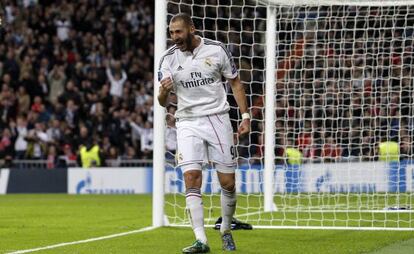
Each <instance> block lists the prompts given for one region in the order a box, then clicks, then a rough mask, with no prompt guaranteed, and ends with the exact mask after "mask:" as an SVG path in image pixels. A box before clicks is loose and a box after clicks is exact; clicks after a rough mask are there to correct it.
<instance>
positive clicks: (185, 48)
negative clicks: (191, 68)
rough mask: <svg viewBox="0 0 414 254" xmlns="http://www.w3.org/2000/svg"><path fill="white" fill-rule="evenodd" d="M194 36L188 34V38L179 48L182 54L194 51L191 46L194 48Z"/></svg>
mask: <svg viewBox="0 0 414 254" xmlns="http://www.w3.org/2000/svg"><path fill="white" fill-rule="evenodd" d="M193 36H194V35H192V34H190V33H188V34H187V36H186V37H185V38H184V40H183V44H182V46H181V47H179V49H180V50H181V51H182V52H185V51H191V50H192V47H191V46H192V41H193V40H192V39H193ZM176 45H177V43H176Z"/></svg>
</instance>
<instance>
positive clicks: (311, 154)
mask: <svg viewBox="0 0 414 254" xmlns="http://www.w3.org/2000/svg"><path fill="white" fill-rule="evenodd" d="M155 4H156V8H155V11H156V14H155V21H156V22H155V36H156V37H155V59H154V73H155V74H156V73H157V71H158V69H157V68H158V60H159V59H160V57H161V55H160V54H161V53H162V52H163V51H164V50H165V49H166V47H167V45H169V44H168V43H167V41H168V38H166V34H167V24H168V23H167V22H168V21H169V20H170V18H171V17H172V15H174V14H176V13H179V12H186V13H189V14H190V15H191V16H192V18H193V20H194V22H195V25H196V29H197V30H198V31H199V34H200V35H201V36H204V37H207V38H210V39H213V40H219V41H221V42H223V43H224V44H225V45H226V46H227V47H228V48H229V50H230V52H231V53H232V54H233V57H234V59H235V62H236V64H237V66H238V69H239V70H240V76H241V80H242V82H243V84H244V86H245V88H246V93H247V97H248V103H249V108H250V110H251V114H252V133H251V134H250V135H249V136H248V137H247V138H241V139H239V138H238V139H236V146H237V151H238V153H237V168H236V178H237V186H236V188H237V193H238V208H237V211H236V217H237V218H238V219H240V220H243V221H248V222H249V223H251V224H253V226H254V227H256V228H308V229H326V228H327V229H354V230H355V229H356V230H414V220H413V219H414V218H413V216H414V210H413V208H414V195H413V193H414V163H413V149H414V145H413V134H414V131H413V130H414V118H413V116H414V96H413V95H414V81H413V80H414V78H413V77H414V68H413V67H411V65H412V64H413V60H414V53H413V52H414V43H413V42H414V28H413V26H414V0H399V1H391V0H378V1H373V0H347V1H338V0H291V1H282V0H267V1H266V0H232V1H231V5H228V1H222V0H205V1H195V0H170V1H166V0H157V1H155ZM154 76H155V77H154V89H155V90H154V98H155V100H154V101H155V102H154V103H155V105H154V121H155V123H154V174H153V178H154V180H153V192H154V193H153V211H154V212H153V225H154V226H163V225H167V224H168V225H170V226H190V223H189V220H188V218H187V215H186V212H185V196H184V194H183V193H184V192H185V187H184V182H183V176H182V173H181V171H180V169H178V168H176V167H175V163H174V161H173V159H172V158H174V154H173V149H170V150H169V149H167V150H166V149H165V147H166V145H167V143H168V141H167V140H166V139H168V138H166V135H165V132H166V131H167V132H168V129H169V130H173V129H174V124H173V120H172V119H173V117H172V116H173V114H174V110H175V109H174V107H175V106H174V104H172V105H171V106H170V107H168V108H167V109H165V108H162V107H160V106H159V105H158V103H157V102H156V95H157V92H158V82H157V79H156V76H157V75H154ZM226 89H227V91H228V93H229V97H228V98H229V103H230V106H231V111H230V116H231V121H232V124H233V127H236V126H237V125H238V124H239V123H240V120H241V116H240V114H239V112H238V109H237V105H236V104H235V102H234V100H233V99H232V94H231V89H229V88H228V86H227V87H226ZM166 118H167V121H166ZM166 122H167V123H166ZM387 142H388V143H387ZM382 145H383V146H384V147H385V146H389V148H388V147H387V148H386V149H385V150H384V149H383V150H381V149H382V148H381V147H382ZM167 147H168V145H167ZM391 147H394V148H395V147H397V154H395V153H394V150H392V148H391ZM288 149H293V151H298V152H299V153H300V156H301V157H294V158H293V157H292V158H290V159H289V157H288V156H287V151H288ZM384 151H385V154H384ZM165 154H167V158H165ZM295 156H296V155H295ZM397 157H398V158H397ZM202 192H203V193H204V195H203V202H204V206H205V213H204V214H205V220H206V225H213V224H214V222H215V220H216V219H217V218H218V217H219V216H220V201H219V198H220V195H219V193H220V186H219V184H218V180H217V176H216V174H215V170H214V169H211V168H208V169H205V170H204V171H203V187H202Z"/></svg>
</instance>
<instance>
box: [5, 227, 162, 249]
mask: <svg viewBox="0 0 414 254" xmlns="http://www.w3.org/2000/svg"><path fill="white" fill-rule="evenodd" d="M155 228H156V227H146V228H141V229H136V230H132V231H127V232H123V233H118V234H113V235H106V236H100V237H95V238H89V239H85V240H79V241H74V242H66V243H58V244H54V245H49V246H44V247H39V248H34V249H27V250H18V251H14V252H8V253H6V254H23V253H30V252H35V251H41V250H49V249H54V248H59V247H63V246H68V245H75V244H81V243H89V242H95V241H101V240H106V239H111V238H115V237H120V236H125V235H131V234H137V233H142V232H146V231H150V230H153V229H155Z"/></svg>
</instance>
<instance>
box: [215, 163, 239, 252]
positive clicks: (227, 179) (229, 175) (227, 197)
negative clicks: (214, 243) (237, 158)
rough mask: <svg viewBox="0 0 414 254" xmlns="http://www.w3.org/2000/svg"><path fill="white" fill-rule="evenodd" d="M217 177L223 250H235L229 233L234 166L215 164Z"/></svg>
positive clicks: (234, 192)
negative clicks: (219, 191)
mask: <svg viewBox="0 0 414 254" xmlns="http://www.w3.org/2000/svg"><path fill="white" fill-rule="evenodd" d="M216 170H217V175H218V179H219V182H220V185H221V217H222V222H221V227H220V233H221V238H222V242H223V249H224V250H229V251H231V250H236V245H235V243H234V240H233V236H232V234H231V221H232V220H233V216H234V212H235V211H236V204H237V198H236V188H235V173H234V168H232V167H226V166H222V165H216Z"/></svg>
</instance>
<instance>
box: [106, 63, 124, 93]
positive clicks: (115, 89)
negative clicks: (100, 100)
mask: <svg viewBox="0 0 414 254" xmlns="http://www.w3.org/2000/svg"><path fill="white" fill-rule="evenodd" d="M113 69H114V74H112V70H111V68H110V66H109V64H107V66H106V75H107V77H108V79H109V83H110V84H111V89H110V94H111V95H112V96H117V97H122V90H123V87H124V84H125V81H127V78H128V77H127V74H126V72H125V71H124V70H122V69H121V63H120V62H118V61H116V62H114V64H113Z"/></svg>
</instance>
